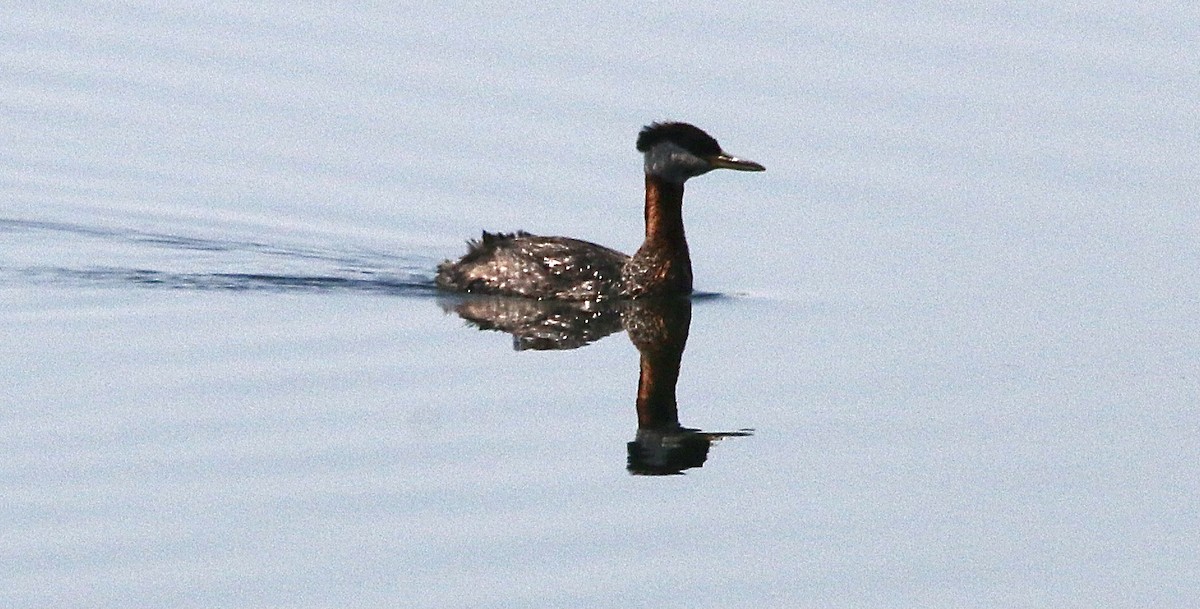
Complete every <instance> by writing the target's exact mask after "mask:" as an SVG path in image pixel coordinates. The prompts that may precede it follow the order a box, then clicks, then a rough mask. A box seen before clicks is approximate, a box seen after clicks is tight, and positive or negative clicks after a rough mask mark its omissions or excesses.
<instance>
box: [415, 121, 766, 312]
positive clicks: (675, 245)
mask: <svg viewBox="0 0 1200 609" xmlns="http://www.w3.org/2000/svg"><path fill="white" fill-rule="evenodd" d="M637 149H638V151H639V152H641V153H642V154H643V155H644V157H645V166H646V240H645V242H643V243H642V246H641V247H640V248H638V251H637V253H635V254H634V255H633V256H632V257H630V256H626V255H625V254H622V253H621V252H618V251H616V250H612V249H609V248H607V247H604V246H602V245H596V244H595V243H589V242H587V241H580V240H578V239H570V238H567V237H540V236H537V235H531V234H529V233H526V232H520V231H518V232H516V233H510V234H504V233H488V232H484V233H483V238H482V239H481V240H479V241H471V242H470V246H469V248H468V251H467V254H466V255H465V256H463V257H462V259H460V260H459V261H457V262H453V261H449V260H447V261H446V262H443V263H442V264H441V265H439V266H438V273H437V285H438V286H439V287H441V288H443V289H447V290H453V291H456V292H471V293H476V294H497V295H504V296H523V297H526V298H537V299H552V300H605V299H612V298H639V297H642V296H667V295H682V294H690V293H691V292H692V260H691V257H690V256H689V255H688V245H687V240H686V239H684V234H683V183H684V182H686V181H687V180H688V179H689V178H694V177H696V176H698V175H703V174H705V173H708V172H709V171H712V170H713V169H736V170H738V171H763V169H764V167H763V166H762V165H759V164H758V163H755V162H753V161H747V160H744V159H739V158H735V157H733V156H731V155H729V154H726V153H725V152H724V151H723V150H721V146H720V145H719V144H717V140H715V139H713V138H712V137H711V136H710V135H708V134H707V133H705V132H704V131H702V130H700V129H699V128H697V127H695V126H692V125H689V124H687V123H676V122H668V123H654V124H652V125H650V126H648V127H646V128H644V129H642V131H641V133H640V134H638V139H637Z"/></svg>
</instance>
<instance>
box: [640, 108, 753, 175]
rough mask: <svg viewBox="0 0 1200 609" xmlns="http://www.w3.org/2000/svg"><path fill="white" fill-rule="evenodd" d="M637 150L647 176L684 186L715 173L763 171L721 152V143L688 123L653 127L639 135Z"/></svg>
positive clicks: (658, 124)
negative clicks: (717, 171) (695, 178)
mask: <svg viewBox="0 0 1200 609" xmlns="http://www.w3.org/2000/svg"><path fill="white" fill-rule="evenodd" d="M637 149H638V152H641V153H643V154H644V155H645V157H646V175H649V176H655V177H658V178H661V179H663V180H666V181H668V182H674V183H677V184H682V183H684V182H685V181H687V179H688V178H694V177H696V176H698V175H703V174H706V173H708V172H710V171H712V170H714V169H734V170H737V171H763V170H764V169H765V168H764V167H763V166H762V165H759V164H758V163H755V162H754V161H747V160H745V159H739V158H737V157H734V156H732V155H729V154H726V153H725V151H723V150H721V145H720V144H718V143H717V140H715V139H713V137H712V136H711V135H709V134H707V133H705V132H704V131H703V130H701V129H700V128H698V127H696V126H694V125H689V124H688V123H677V122H665V123H653V124H651V125H648V126H646V128H644V129H642V132H641V133H639V134H638V139H637Z"/></svg>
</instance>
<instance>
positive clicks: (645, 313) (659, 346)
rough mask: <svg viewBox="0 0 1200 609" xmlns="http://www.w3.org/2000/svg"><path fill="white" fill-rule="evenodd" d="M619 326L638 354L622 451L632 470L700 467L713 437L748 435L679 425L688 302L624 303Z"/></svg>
mask: <svg viewBox="0 0 1200 609" xmlns="http://www.w3.org/2000/svg"><path fill="white" fill-rule="evenodd" d="M621 318H622V321H623V323H624V326H625V330H626V331H627V332H628V333H629V340H631V341H633V344H634V346H635V347H637V350H638V353H639V354H640V356H641V363H640V366H639V369H640V374H639V375H638V392H637V414H638V431H637V436H636V437H635V438H634V440H633V441H632V442H630V443H629V444H628V445H627V446H626V449H627V451H628V453H629V462H628V466H627V468H628V469H629V472H630V473H632V474H638V475H665V474H679V473H683V470H685V469H690V468H693V467H700V466H702V465H704V462H705V460H707V459H708V449H709V447H710V446H711V445H712V443H713V442H714V441H717V440H720V439H721V438H725V437H730V436H748V435H750V431H748V430H741V431H731V432H709V431H701V430H699V429H691V428H688V427H684V426H682V425H680V424H679V406H678V402H677V401H676V398H675V387H676V385H677V384H678V382H679V365H680V362H681V361H682V359H683V350H684V348H685V347H686V346H687V337H688V329H689V327H690V326H691V321H692V302H691V301H690V300H688V299H686V298H655V299H648V300H638V301H634V302H631V303H629V304H628V305H627V306H626V307H625V309H624V310H623V312H622V315H621Z"/></svg>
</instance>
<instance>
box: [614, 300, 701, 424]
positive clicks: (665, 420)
mask: <svg viewBox="0 0 1200 609" xmlns="http://www.w3.org/2000/svg"><path fill="white" fill-rule="evenodd" d="M654 300H655V301H657V300H658V299H654ZM691 320H692V305H691V302H690V301H688V300H687V299H683V298H681V299H666V300H664V301H659V302H653V303H651V302H648V301H639V302H638V303H636V304H634V305H632V308H631V310H630V311H627V317H626V319H625V321H626V322H627V323H626V328H627V329H628V330H629V338H630V339H631V340H632V341H633V344H634V346H636V347H637V349H638V353H639V354H641V372H640V374H639V375H638V393H637V413H638V428H639V429H677V428H678V427H679V410H678V406H677V403H676V400H675V385H676V384H677V383H678V382H679V364H680V361H681V360H682V359H683V350H684V348H685V347H686V346H687V337H688V327H689V326H690V325H691Z"/></svg>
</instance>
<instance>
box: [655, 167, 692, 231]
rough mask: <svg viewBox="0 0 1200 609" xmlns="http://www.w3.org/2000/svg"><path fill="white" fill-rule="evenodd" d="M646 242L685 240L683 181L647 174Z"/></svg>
mask: <svg viewBox="0 0 1200 609" xmlns="http://www.w3.org/2000/svg"><path fill="white" fill-rule="evenodd" d="M646 242H647V243H651V242H660V243H661V242H667V243H671V242H675V243H684V242H685V240H684V235H683V184H682V183H678V184H677V183H675V182H668V181H666V180H663V179H662V178H659V177H656V176H652V175H647V176H646Z"/></svg>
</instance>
